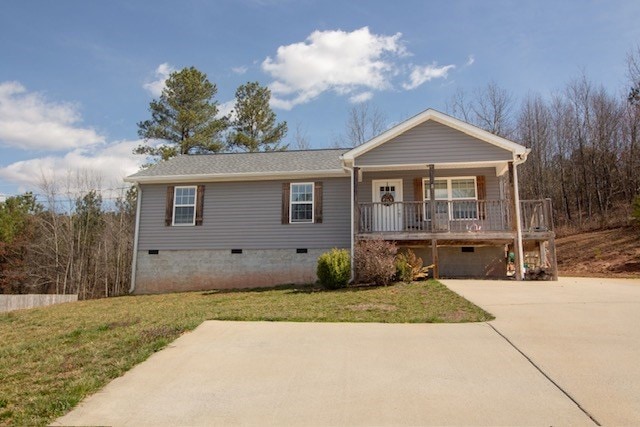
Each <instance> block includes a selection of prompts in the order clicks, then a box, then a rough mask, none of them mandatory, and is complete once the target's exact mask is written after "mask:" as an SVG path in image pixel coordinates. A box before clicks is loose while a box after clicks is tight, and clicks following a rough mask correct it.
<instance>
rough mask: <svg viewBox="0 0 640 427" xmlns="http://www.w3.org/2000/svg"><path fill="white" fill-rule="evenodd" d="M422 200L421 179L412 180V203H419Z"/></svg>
mask: <svg viewBox="0 0 640 427" xmlns="http://www.w3.org/2000/svg"><path fill="white" fill-rule="evenodd" d="M423 198H424V191H423V190H422V178H414V179H413V201H414V202H421V201H422V199H423Z"/></svg>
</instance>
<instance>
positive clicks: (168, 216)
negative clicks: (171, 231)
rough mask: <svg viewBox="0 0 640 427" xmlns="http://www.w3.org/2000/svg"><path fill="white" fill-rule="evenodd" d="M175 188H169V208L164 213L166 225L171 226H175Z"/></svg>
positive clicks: (170, 186)
mask: <svg viewBox="0 0 640 427" xmlns="http://www.w3.org/2000/svg"><path fill="white" fill-rule="evenodd" d="M174 188H175V187H174V186H173V185H168V186H167V206H166V208H165V211H164V225H166V226H170V225H171V224H173V193H174Z"/></svg>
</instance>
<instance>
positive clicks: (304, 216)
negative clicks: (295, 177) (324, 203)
mask: <svg viewBox="0 0 640 427" xmlns="http://www.w3.org/2000/svg"><path fill="white" fill-rule="evenodd" d="M313 203H314V197H313V183H312V182H303V183H295V184H294V183H292V184H291V203H290V207H289V218H291V223H298V222H313V211H314V209H313Z"/></svg>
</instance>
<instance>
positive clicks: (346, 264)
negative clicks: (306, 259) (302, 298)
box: [316, 248, 351, 289]
mask: <svg viewBox="0 0 640 427" xmlns="http://www.w3.org/2000/svg"><path fill="white" fill-rule="evenodd" d="M350 258H351V256H350V254H349V251H347V250H346V249H335V248H334V249H331V250H330V251H329V252H325V253H323V254H322V255H320V257H319V258H318V268H317V270H316V273H317V274H318V280H319V281H320V284H321V285H322V286H324V287H326V288H329V289H338V288H344V287H345V286H347V283H348V282H349V278H350V276H351V259H350Z"/></svg>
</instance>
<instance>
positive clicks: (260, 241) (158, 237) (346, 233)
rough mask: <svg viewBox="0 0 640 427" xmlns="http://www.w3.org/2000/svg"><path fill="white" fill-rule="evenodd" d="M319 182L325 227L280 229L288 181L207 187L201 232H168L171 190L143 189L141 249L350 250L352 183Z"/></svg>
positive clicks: (177, 228)
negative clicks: (283, 189)
mask: <svg viewBox="0 0 640 427" xmlns="http://www.w3.org/2000/svg"><path fill="white" fill-rule="evenodd" d="M311 181H314V180H303V181H291V182H311ZM315 181H321V182H322V183H323V222H322V223H320V224H308V223H304V224H287V225H283V224H281V203H282V183H283V182H285V181H281V180H278V181H253V182H222V183H205V184H204V185H205V194H204V209H203V224H202V226H165V203H166V202H165V198H166V192H167V185H143V186H142V191H143V196H142V206H141V216H140V235H139V249H140V250H149V249H158V250H170V249H174V250H179V249H291V248H310V249H312V248H331V247H341V248H348V247H349V246H350V233H351V226H350V215H351V202H350V189H349V178H323V179H316V180H315ZM286 182H289V181H286ZM185 185H186V184H185ZM193 185H195V183H194V184H193Z"/></svg>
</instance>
